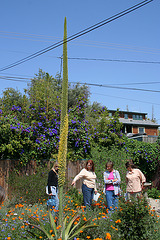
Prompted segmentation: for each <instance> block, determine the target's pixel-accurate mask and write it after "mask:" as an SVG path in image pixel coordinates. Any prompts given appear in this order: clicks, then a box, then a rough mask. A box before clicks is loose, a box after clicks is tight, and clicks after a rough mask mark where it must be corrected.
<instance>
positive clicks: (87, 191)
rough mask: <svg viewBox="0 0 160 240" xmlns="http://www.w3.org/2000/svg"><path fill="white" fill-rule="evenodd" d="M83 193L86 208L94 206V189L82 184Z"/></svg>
mask: <svg viewBox="0 0 160 240" xmlns="http://www.w3.org/2000/svg"><path fill="white" fill-rule="evenodd" d="M82 193H83V201H84V206H86V207H90V206H91V204H92V199H93V193H94V188H88V187H87V186H86V185H85V184H82Z"/></svg>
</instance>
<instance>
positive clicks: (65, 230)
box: [28, 211, 98, 240]
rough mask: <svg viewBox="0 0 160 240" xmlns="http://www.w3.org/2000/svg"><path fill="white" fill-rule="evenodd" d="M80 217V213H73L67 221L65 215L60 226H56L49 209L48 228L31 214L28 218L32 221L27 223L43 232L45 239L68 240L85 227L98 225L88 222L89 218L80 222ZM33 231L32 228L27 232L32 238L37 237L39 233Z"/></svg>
mask: <svg viewBox="0 0 160 240" xmlns="http://www.w3.org/2000/svg"><path fill="white" fill-rule="evenodd" d="M80 217H81V215H80V214H78V213H75V214H74V216H73V217H72V218H71V220H70V221H69V222H68V217H67V216H66V217H65V218H64V221H63V224H62V226H58V227H57V226H56V223H55V221H54V218H53V216H52V214H51V212H50V211H49V219H50V228H49V229H48V227H46V228H45V226H44V225H43V223H41V222H40V221H39V220H37V219H36V218H33V217H31V216H29V218H30V220H31V221H32V222H33V223H29V224H28V225H29V226H31V227H34V228H36V229H39V230H40V231H41V232H43V235H45V237H47V239H49V240H58V239H62V240H69V239H73V238H74V237H75V236H77V235H78V234H79V233H80V232H81V231H84V230H85V229H86V228H92V227H97V226H98V225H93V224H89V221H90V219H91V218H89V219H88V220H86V221H85V222H84V223H82V224H81V218H80ZM79 218H80V220H79V221H77V219H79ZM75 223H76V224H75ZM59 228H61V231H58V230H59ZM33 231H34V229H33V230H32V231H29V230H28V233H30V235H32V237H34V238H39V234H37V233H34V232H33Z"/></svg>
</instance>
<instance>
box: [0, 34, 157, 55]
mask: <svg viewBox="0 0 160 240" xmlns="http://www.w3.org/2000/svg"><path fill="white" fill-rule="evenodd" d="M1 33H4V34H6V35H9V34H13V35H17V36H19V35H22V36H23V35H25V36H29V37H31V39H30V38H26V39H24V38H23V39H22V38H15V37H14V38H13V37H4V36H1ZM0 37H1V38H2V37H3V38H9V39H11V38H12V39H18V40H30V41H41V42H53V39H54V38H56V39H59V38H60V37H55V36H46V35H37V34H28V33H16V32H4V31H0ZM33 37H38V38H39V37H41V38H42V37H43V38H46V39H48V38H50V39H52V41H51V40H49V41H48V40H47V41H44V40H39V39H38V40H35V39H32V38H33ZM81 43H82V44H81ZM84 43H85V44H84ZM75 44H76V45H82V46H92V47H99V46H100V47H103V48H105V47H107V48H111V49H115V48H116V49H117V48H119V49H120V50H125V51H134V52H145V53H146V51H147V53H151V54H155V53H156V54H157V53H158V52H159V50H160V49H157V48H146V47H143V48H142V47H140V48H137V46H131V45H126V44H116V43H108V42H100V41H89V40H79V41H78V43H75ZM86 44H87V45H86ZM93 44H96V45H93ZM106 45H107V46H106ZM3 50H4V49H3ZM13 52H18V51H13ZM23 53H24V52H23ZM158 54H159V53H158Z"/></svg>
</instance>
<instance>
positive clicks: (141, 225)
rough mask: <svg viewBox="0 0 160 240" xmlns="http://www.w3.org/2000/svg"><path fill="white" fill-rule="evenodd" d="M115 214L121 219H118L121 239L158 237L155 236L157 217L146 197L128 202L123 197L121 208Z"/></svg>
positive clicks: (132, 239)
mask: <svg viewBox="0 0 160 240" xmlns="http://www.w3.org/2000/svg"><path fill="white" fill-rule="evenodd" d="M115 214H116V215H117V218H118V219H119V220H117V221H116V227H117V228H118V231H119V234H120V239H125V240H134V239H135V240H137V239H143V240H146V239H150V240H151V239H158V237H157V238H156V237H155V233H156V229H155V225H156V221H157V217H156V215H155V212H154V211H150V207H149V206H148V204H147V200H146V199H145V198H138V199H137V200H132V201H127V202H126V201H125V200H124V199H121V201H120V203H119V209H118V211H117V212H116V213H115ZM157 234H158V233H157ZM153 235H154V237H153Z"/></svg>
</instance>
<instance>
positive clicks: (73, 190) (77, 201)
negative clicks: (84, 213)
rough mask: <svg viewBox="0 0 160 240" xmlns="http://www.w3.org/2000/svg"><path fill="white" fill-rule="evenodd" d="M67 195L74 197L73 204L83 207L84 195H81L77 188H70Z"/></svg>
mask: <svg viewBox="0 0 160 240" xmlns="http://www.w3.org/2000/svg"><path fill="white" fill-rule="evenodd" d="M67 195H68V196H72V200H73V204H76V205H79V206H81V205H83V194H82V193H80V192H79V191H78V190H77V189H76V188H73V187H72V188H70V189H69V190H68V191H67Z"/></svg>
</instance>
